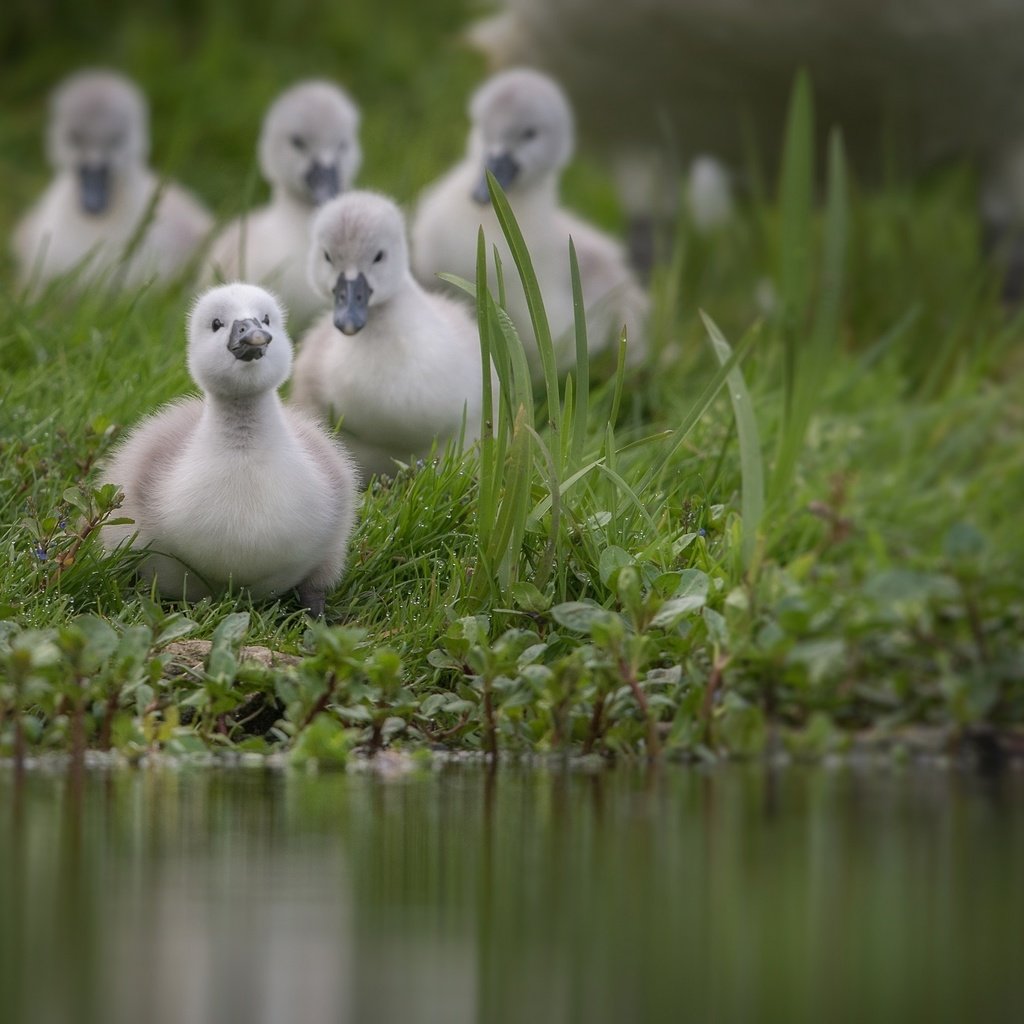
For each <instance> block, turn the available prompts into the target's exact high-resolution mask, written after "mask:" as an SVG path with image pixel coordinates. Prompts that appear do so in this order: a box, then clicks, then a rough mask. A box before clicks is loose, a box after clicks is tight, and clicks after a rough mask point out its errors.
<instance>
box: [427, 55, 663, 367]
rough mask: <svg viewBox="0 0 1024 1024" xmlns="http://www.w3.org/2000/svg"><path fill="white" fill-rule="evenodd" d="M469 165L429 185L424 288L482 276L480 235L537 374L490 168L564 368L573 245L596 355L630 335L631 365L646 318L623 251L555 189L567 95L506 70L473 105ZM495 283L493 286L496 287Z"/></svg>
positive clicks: (568, 138) (535, 75) (564, 148)
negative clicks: (443, 277)
mask: <svg viewBox="0 0 1024 1024" xmlns="http://www.w3.org/2000/svg"><path fill="white" fill-rule="evenodd" d="M469 114H470V119H471V121H472V129H471V131H470V135H469V147H468V152H467V155H466V158H465V159H464V160H463V161H462V162H461V163H459V164H458V165H456V167H454V168H453V169H452V170H451V171H450V172H449V173H448V174H447V175H445V176H444V177H443V178H441V179H440V180H439V181H437V182H436V183H434V184H433V185H432V186H430V187H429V188H428V189H427V190H426V192H425V193H424V195H423V197H422V199H421V200H420V203H419V208H418V210H417V213H416V218H415V220H414V222H413V227H412V231H411V238H412V248H413V267H414V269H415V271H416V275H417V277H418V278H419V279H420V280H421V281H422V282H423V283H424V284H426V285H428V286H432V285H436V284H437V274H439V273H441V272H444V271H447V272H449V273H453V274H457V275H459V276H461V277H465V278H468V279H469V280H473V279H475V277H476V246H477V231H478V229H479V226H480V225H481V224H482V225H483V228H484V233H485V235H486V238H487V242H488V245H489V246H490V245H494V244H496V245H497V246H498V250H499V252H500V254H501V258H502V266H503V276H504V279H505V284H506V288H507V306H508V311H509V314H510V315H511V317H512V319H513V321H514V322H515V325H516V328H517V330H518V331H519V334H520V337H521V338H522V339H523V343H524V345H525V347H526V350H527V355H528V357H529V358H530V361H531V367H532V369H533V371H534V373H535V374H536V373H537V372H538V371H539V370H540V361H539V357H538V354H537V351H536V342H535V340H534V336H533V329H532V326H531V323H530V317H529V311H528V308H527V305H526V295H525V293H524V291H523V289H522V287H521V286H520V283H519V280H518V275H517V273H516V269H515V264H514V263H513V261H512V256H511V253H510V252H509V250H508V247H507V246H506V244H505V240H504V235H503V234H502V231H501V228H500V226H499V224H498V220H497V217H496V216H495V214H494V210H493V208H492V207H491V205H490V202H489V199H488V194H487V183H486V180H485V176H484V172H485V170H490V171H491V173H492V174H494V176H495V178H497V180H498V182H499V183H500V184H501V186H502V188H503V189H504V190H505V192H506V194H507V195H508V199H509V202H510V204H511V205H512V209H513V212H514V213H515V216H516V220H517V221H518V223H519V227H520V229H521V230H522V232H523V237H524V238H525V240H526V244H527V247H528V249H529V251H530V256H531V258H532V260H533V264H534V268H535V270H536V273H537V278H538V281H539V282H540V288H541V293H542V295H543V297H544V306H545V309H546V310H547V314H548V320H549V322H550V326H551V333H552V336H553V338H554V340H555V348H556V357H557V362H558V366H559V369H560V370H566V369H568V367H569V366H571V365H572V364H573V362H574V359H575V342H574V340H573V324H574V318H573V303H572V284H571V278H570V275H569V238H570V236H571V237H572V239H573V242H574V243H575V245H576V253H577V256H578V258H579V264H580V277H581V281H582V285H583V298H584V302H585V303H586V308H587V329H588V338H589V344H590V349H591V351H592V352H595V351H598V350H601V349H603V348H605V347H607V346H608V345H609V344H611V343H613V342H614V341H615V340H617V338H618V334H619V332H620V331H621V329H622V327H623V325H625V326H626V327H627V330H628V337H629V343H630V351H631V358H632V359H634V360H635V359H636V358H637V357H639V356H640V355H641V354H642V351H643V341H644V325H645V320H646V316H647V311H648V300H647V296H646V295H645V293H644V292H643V291H642V289H641V288H640V287H639V285H638V284H637V283H636V281H635V280H634V278H633V275H632V273H631V272H630V269H629V266H628V264H627V260H626V254H625V251H624V250H623V248H622V246H621V245H619V243H618V242H616V241H615V240H614V239H612V238H610V237H609V236H608V235H606V234H604V233H602V232H601V231H599V230H597V229H596V228H594V227H593V226H591V225H590V224H587V223H586V222H585V221H583V220H581V219H580V218H579V217H576V216H574V215H573V214H572V213H569V212H568V211H567V210H565V209H563V208H562V207H561V206H560V205H559V197H558V182H559V177H560V174H561V171H562V169H563V168H564V167H565V165H566V164H567V163H568V162H569V159H570V157H571V156H572V152H573V117H572V111H571V109H570V107H569V103H568V100H567V99H566V97H565V94H564V93H563V91H562V89H561V88H560V87H559V86H558V85H557V84H556V83H555V82H554V81H552V80H551V79H550V78H548V77H547V76H546V75H542V74H540V73H539V72H537V71H531V70H527V69H517V70H512V71H506V72H503V73H501V74H499V75H495V76H494V77H493V78H491V79H490V80H488V81H487V82H485V83H484V85H483V86H482V87H481V88H480V89H479V90H477V92H476V94H475V95H474V96H473V98H472V100H471V102H470V106H469ZM493 285H494V282H493V281H492V287H493Z"/></svg>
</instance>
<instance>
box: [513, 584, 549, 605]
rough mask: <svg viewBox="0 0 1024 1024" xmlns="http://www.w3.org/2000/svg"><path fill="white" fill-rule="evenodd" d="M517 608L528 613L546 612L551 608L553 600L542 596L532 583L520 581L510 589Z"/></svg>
mask: <svg viewBox="0 0 1024 1024" xmlns="http://www.w3.org/2000/svg"><path fill="white" fill-rule="evenodd" d="M509 592H510V593H511V595H512V600H513V601H514V602H515V605H516V607H517V608H522V609H523V611H527V612H546V611H547V610H548V609H549V608H550V607H551V598H550V597H549V596H548V595H547V594H542V593H541V592H540V590H538V589H537V587H535V586H534V585H533V584H532V583H530V582H528V581H526V580H518V581H517V582H515V583H513V584H512V586H511V587H510V588H509Z"/></svg>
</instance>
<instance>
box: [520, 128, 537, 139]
mask: <svg viewBox="0 0 1024 1024" xmlns="http://www.w3.org/2000/svg"><path fill="white" fill-rule="evenodd" d="M521 138H522V140H523V142H529V141H530V139H535V138H537V129H536V128H524V129H523V134H522V136H521Z"/></svg>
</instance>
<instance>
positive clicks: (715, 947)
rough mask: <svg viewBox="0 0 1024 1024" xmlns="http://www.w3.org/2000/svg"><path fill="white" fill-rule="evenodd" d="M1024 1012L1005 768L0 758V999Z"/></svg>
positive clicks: (1017, 862)
mask: <svg viewBox="0 0 1024 1024" xmlns="http://www.w3.org/2000/svg"><path fill="white" fill-rule="evenodd" d="M765 1020H768V1021H774V1020H778V1021H805V1020H806V1021H829V1022H831V1021H844V1020H849V1021H887V1020H893V1021H904V1022H905V1021H917V1020H925V1021H945V1020H950V1021H953V1020H956V1021H964V1020H977V1021H986V1022H989V1021H1014V1022H1019V1021H1021V1020H1024V776H1022V774H1021V773H1020V772H1019V771H1018V772H1016V773H1012V772H1011V773H1010V774H1008V775H1004V776H1002V777H1001V778H996V779H982V778H978V777H975V776H972V775H969V774H966V773H963V772H959V771H955V770H940V769H935V768H929V769H912V768H907V769H903V770H893V769H873V770H871V771H863V770H860V771H856V770H853V769H851V768H839V769H832V770H829V769H823V768H803V767H788V768H785V769H781V770H779V771H777V772H766V771H765V770H764V769H761V768H754V767H733V768H723V769H716V770H714V771H711V772H700V771H697V770H694V769H687V768H671V769H666V770H664V771H662V772H660V773H657V774H646V773H643V772H636V771H628V770H621V769H617V770H614V771H609V772H604V773H601V774H584V773H566V772H561V771H525V770H524V771H517V770H506V769H502V770H501V771H499V772H498V773H497V774H496V775H493V774H492V775H489V774H487V773H486V772H483V771H480V770H469V769H465V768H461V769H457V768H450V769H446V770H444V771H441V772H435V773H427V774H425V775H423V776H421V777H414V778H406V779H403V780H400V781H385V780H382V779H378V778H374V777H367V776H345V775H321V776H319V777H317V776H308V775H305V774H298V773H279V772H270V771H263V770H253V771H249V772H246V771H241V770H239V771H233V772H226V771H194V772H187V771H181V772H171V771H162V772H148V773H147V772H122V773H114V774H110V775H103V774H95V775H91V776H87V777H86V778H85V779H84V780H81V781H80V782H79V783H77V784H76V783H75V782H73V781H72V780H69V779H67V778H64V777H53V776H44V775H35V776H29V777H28V778H27V779H26V780H25V782H24V784H23V786H22V788H21V789H20V790H17V789H16V787H15V786H14V781H13V777H12V776H11V774H10V772H9V771H6V770H4V771H0V1021H2V1022H3V1024H23V1022H24V1024H50V1022H53V1024H67V1022H77V1021H83V1022H91V1021H97V1022H104V1024H120V1022H132V1024H141V1022H153V1024H164V1022H168V1024H169V1022H172V1021H174V1022H176V1024H178V1022H188V1024H191V1022H197V1024H198V1022H204V1024H205V1022H211V1024H213V1022H216V1024H235V1022H238V1024H243V1022H244V1024H263V1022H267V1024H277V1022H282V1024H284V1022H287V1024H291V1022H305V1021H310V1022H314V1021H315V1022H332V1024H334V1022H338V1024H348V1022H352V1024H375V1022H391V1021H395V1022H402V1024H420V1022H437V1024H442V1022H443V1024H461V1022H470V1021H473V1022H478V1021H479V1022H487V1024H491V1022H495V1024H500V1022H506V1021H507V1022H527V1024H545V1022H549V1021H550V1022H575V1021H580V1022H588V1024H603V1022H613V1021H614V1022H633V1021H636V1022H648V1021H651V1022H658V1021H673V1022H675V1021H765Z"/></svg>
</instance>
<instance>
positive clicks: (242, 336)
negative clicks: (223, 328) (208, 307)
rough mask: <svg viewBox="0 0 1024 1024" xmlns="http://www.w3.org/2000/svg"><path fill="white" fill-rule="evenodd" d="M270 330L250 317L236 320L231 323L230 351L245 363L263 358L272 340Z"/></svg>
mask: <svg viewBox="0 0 1024 1024" xmlns="http://www.w3.org/2000/svg"><path fill="white" fill-rule="evenodd" d="M272 340H273V339H272V336H271V334H270V332H269V331H266V330H264V329H263V325H262V324H261V323H260V322H259V321H258V320H254V319H253V318H252V317H250V318H249V319H248V320H236V321H235V322H234V323H233V324H232V325H231V336H230V337H229V338H228V351H229V352H230V353H231V354H232V355H233V356H234V357H235V358H236V359H241V360H242V362H244V363H251V362H252V361H253V360H254V359H262V358H263V353H264V352H266V350H267V346H268V345H269V344H270V342H271V341H272Z"/></svg>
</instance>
